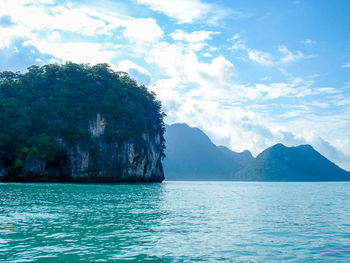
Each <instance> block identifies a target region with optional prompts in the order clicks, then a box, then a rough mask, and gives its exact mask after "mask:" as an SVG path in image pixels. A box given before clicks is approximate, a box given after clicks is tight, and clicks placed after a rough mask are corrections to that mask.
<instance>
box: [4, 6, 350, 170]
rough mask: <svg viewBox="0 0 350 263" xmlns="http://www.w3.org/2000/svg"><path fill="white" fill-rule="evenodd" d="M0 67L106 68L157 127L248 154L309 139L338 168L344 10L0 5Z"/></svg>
mask: <svg viewBox="0 0 350 263" xmlns="http://www.w3.org/2000/svg"><path fill="white" fill-rule="evenodd" d="M0 6H1V8H0V58H1V59H0V71H4V70H13V71H18V70H20V71H22V72H23V71H25V70H26V68H27V67H28V66H30V65H33V64H36V65H43V64H47V63H63V62H65V61H73V62H77V63H91V64H96V63H109V64H110V65H111V67H112V68H113V69H115V70H123V71H126V72H128V73H129V74H130V75H131V76H132V77H133V78H135V79H136V80H137V81H138V82H139V83H141V84H144V85H146V86H147V87H148V88H149V89H150V90H153V91H154V92H156V94H157V96H158V98H159V99H160V100H161V101H162V103H163V106H164V110H165V112H166V114H167V115H168V116H167V117H166V122H167V123H174V122H186V123H188V124H189V125H191V126H197V127H199V128H201V129H203V130H204V131H205V132H206V133H207V134H208V135H209V137H210V138H211V139H212V140H213V141H214V142H215V143H216V144H222V145H226V146H228V147H230V148H231V149H232V150H235V151H243V150H244V149H249V150H250V151H252V153H253V154H254V155H256V154H258V153H259V152H260V151H262V150H263V149H265V148H266V147H269V146H271V145H273V144H275V143H277V142H282V143H284V144H286V145H290V146H292V145H299V144H304V143H309V144H311V145H313V146H314V147H315V148H316V149H317V150H318V151H320V152H321V153H322V154H324V155H325V156H326V157H328V158H329V159H331V160H332V161H334V162H336V163H337V164H339V165H341V166H342V167H343V168H346V169H350V136H349V135H350V96H349V95H350V30H349V28H350V2H349V1H345V0H344V1H341V0H337V1H326V0H322V1H319V0H309V1H306V0H290V1H287V0H285V1H268V0H264V1H261V0H256V1H253V0H252V1H246V0H240V1H228V0H221V1H204V0H203V1H201V0H177V1H165V0H129V1H128V0H124V1H116V0H114V1H111V0H100V1H90V0H85V1H55V0H34V1H33V0H32V1H29V0H16V1H13V0H0Z"/></svg>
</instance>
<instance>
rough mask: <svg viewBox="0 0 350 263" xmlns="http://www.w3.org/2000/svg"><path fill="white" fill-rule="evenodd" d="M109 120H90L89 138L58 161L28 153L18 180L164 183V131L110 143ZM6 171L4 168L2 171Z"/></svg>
mask: <svg viewBox="0 0 350 263" xmlns="http://www.w3.org/2000/svg"><path fill="white" fill-rule="evenodd" d="M107 125H108V124H107V122H106V121H105V119H104V118H103V117H101V114H99V113H98V114H97V116H96V119H93V120H90V121H89V128H88V129H89V134H90V139H91V140H90V141H89V143H88V144H82V143H79V144H77V145H74V146H69V145H68V144H67V143H65V142H64V141H63V140H62V139H61V138H58V139H57V143H58V144H60V145H61V146H62V147H63V149H64V151H63V152H64V154H63V158H62V157H61V158H60V159H61V160H60V163H59V164H57V163H56V164H55V165H53V164H50V163H46V162H45V160H44V159H43V158H41V157H40V156H39V155H38V154H28V156H27V157H26V159H25V164H24V167H23V170H22V173H21V175H20V177H19V178H20V179H19V181H51V182H86V183H99V182H101V183H122V182H162V181H163V180H164V172H163V167H162V162H161V159H162V156H161V147H162V141H161V134H160V133H152V134H149V133H144V134H143V135H142V136H141V137H142V138H141V142H136V141H135V140H134V139H129V140H127V141H124V142H121V143H120V142H117V141H112V142H108V141H107V140H106V138H105V136H104V132H105V128H106V126H107ZM2 173H5V170H4V171H2Z"/></svg>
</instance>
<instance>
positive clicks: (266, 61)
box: [228, 35, 315, 67]
mask: <svg viewBox="0 0 350 263" xmlns="http://www.w3.org/2000/svg"><path fill="white" fill-rule="evenodd" d="M229 41H231V42H233V45H232V46H231V47H230V48H228V49H229V50H231V51H232V52H238V51H244V52H246V53H247V55H248V59H249V60H250V61H253V62H255V63H258V64H260V65H263V66H268V67H271V66H275V65H282V64H287V63H291V62H295V61H297V60H301V59H308V58H313V57H315V55H308V56H306V55H304V54H303V53H302V52H301V51H297V52H296V53H293V52H291V51H290V50H288V48H287V47H286V46H284V45H279V46H278V47H277V51H278V53H280V54H281V55H282V56H279V55H278V54H275V56H272V55H271V54H270V53H268V52H264V51H261V50H258V49H254V48H250V47H247V46H246V44H245V40H244V39H241V38H240V36H239V35H235V36H234V37H232V38H230V39H229ZM276 57H280V58H279V59H277V58H276Z"/></svg>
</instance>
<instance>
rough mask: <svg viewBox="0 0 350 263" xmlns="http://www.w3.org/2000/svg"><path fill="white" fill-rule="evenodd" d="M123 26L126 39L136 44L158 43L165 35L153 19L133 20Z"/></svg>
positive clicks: (125, 22)
mask: <svg viewBox="0 0 350 263" xmlns="http://www.w3.org/2000/svg"><path fill="white" fill-rule="evenodd" d="M123 24H124V25H123V26H124V27H125V31H124V33H123V35H124V37H126V38H128V39H131V40H132V41H135V42H156V41H157V40H158V39H159V38H161V37H162V36H163V34H164V33H163V31H162V29H161V28H160V27H159V26H158V24H157V22H156V21H155V20H154V19H153V18H137V19H131V20H128V21H124V22H123Z"/></svg>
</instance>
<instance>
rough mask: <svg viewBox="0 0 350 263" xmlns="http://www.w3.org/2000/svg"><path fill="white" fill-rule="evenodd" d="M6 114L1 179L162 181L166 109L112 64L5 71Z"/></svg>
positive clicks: (1, 117)
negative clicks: (164, 116) (112, 67)
mask: <svg viewBox="0 0 350 263" xmlns="http://www.w3.org/2000/svg"><path fill="white" fill-rule="evenodd" d="M0 112H1V114H0V122H1V125H0V173H1V177H2V179H3V180H14V181H18V180H20V181H70V180H73V181H91V182H92V181H111V182H122V181H162V180H163V178H164V176H163V170H162V165H161V159H162V158H163V155H164V153H163V152H164V138H163V133H164V123H163V115H164V113H163V112H162V109H161V104H160V102H159V101H157V100H156V98H155V94H154V93H152V92H149V91H148V90H147V89H146V88H145V87H144V86H138V85H137V83H136V82H135V81H134V80H132V79H131V78H129V76H128V75H127V74H126V73H124V72H115V71H113V70H112V69H111V68H110V67H109V66H108V65H107V64H98V65H95V66H89V65H87V64H74V63H66V64H64V65H57V64H49V65H45V66H42V67H38V66H31V67H29V68H28V72H26V73H24V74H20V73H18V72H17V73H14V72H8V71H6V72H1V73H0ZM151 155H152V156H151ZM106 178H107V179H106Z"/></svg>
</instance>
